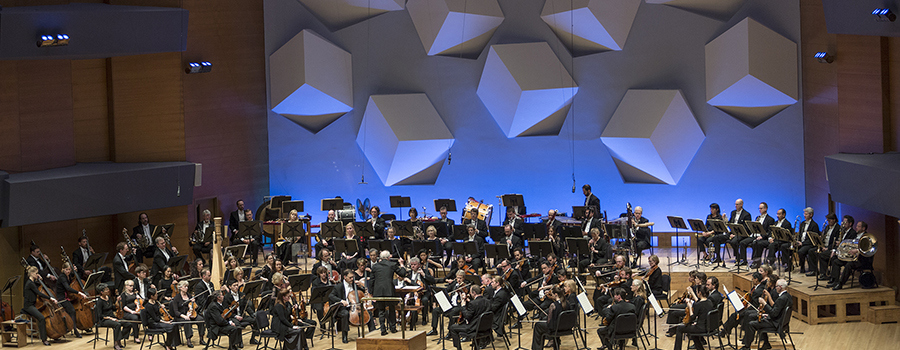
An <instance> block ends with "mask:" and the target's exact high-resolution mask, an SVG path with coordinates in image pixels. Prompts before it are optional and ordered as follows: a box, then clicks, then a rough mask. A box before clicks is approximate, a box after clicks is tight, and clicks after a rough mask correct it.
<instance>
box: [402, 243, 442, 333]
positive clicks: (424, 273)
mask: <svg viewBox="0 0 900 350" xmlns="http://www.w3.org/2000/svg"><path fill="white" fill-rule="evenodd" d="M403 282H404V284H405V285H407V286H421V287H422V290H421V291H419V292H418V293H417V294H418V295H417V296H416V297H418V298H420V301H419V305H422V307H423V308H422V325H423V326H424V325H425V324H426V322H428V321H427V317H426V316H425V315H426V313H425V312H426V311H425V306H426V305H428V304H429V303H430V302H431V298H430V297H429V294H430V291H431V286H434V284H435V283H436V282H437V280H435V278H434V276H433V275H431V271H430V270H429V269H426V268H424V267H423V266H422V261H421V260H420V259H419V258H418V257H412V258H410V259H409V275H408V277H405V278H403ZM409 319H410V322H412V323H416V322H418V320H419V311H418V310H413V311H412V313H411V314H410V318H409Z"/></svg>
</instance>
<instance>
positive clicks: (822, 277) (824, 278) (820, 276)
mask: <svg viewBox="0 0 900 350" xmlns="http://www.w3.org/2000/svg"><path fill="white" fill-rule="evenodd" d="M828 280H830V278H829V277H828V276H825V275H819V281H828Z"/></svg>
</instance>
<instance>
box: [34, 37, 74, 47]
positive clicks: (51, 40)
mask: <svg viewBox="0 0 900 350" xmlns="http://www.w3.org/2000/svg"><path fill="white" fill-rule="evenodd" d="M66 45H69V36H68V35H66V34H56V35H41V36H40V37H39V38H38V41H37V46H38V47H50V46H66Z"/></svg>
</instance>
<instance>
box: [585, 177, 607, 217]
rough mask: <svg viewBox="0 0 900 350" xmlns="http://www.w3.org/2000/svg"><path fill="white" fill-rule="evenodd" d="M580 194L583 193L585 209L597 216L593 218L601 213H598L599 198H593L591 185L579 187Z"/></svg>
mask: <svg viewBox="0 0 900 350" xmlns="http://www.w3.org/2000/svg"><path fill="white" fill-rule="evenodd" d="M581 193H584V206H585V207H588V208H590V209H593V211H594V213H595V214H597V215H595V216H598V215H599V214H600V213H602V212H601V211H600V198H597V196H595V195H594V193H593V192H592V191H591V185H589V184H584V186H581Z"/></svg>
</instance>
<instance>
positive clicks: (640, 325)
mask: <svg viewBox="0 0 900 350" xmlns="http://www.w3.org/2000/svg"><path fill="white" fill-rule="evenodd" d="M635 297H637V296H635ZM649 306H650V303H649V302H645V303H644V304H643V305H641V309H640V310H637V311H638V313H637V338H638V339H640V340H641V345H643V346H644V349H646V348H647V345H648V344H650V338H648V336H647V331H645V330H644V320H646V319H647V315H648V314H649V313H650V311H649V308H648V307H649ZM645 340H646V344H645V343H644V341H645Z"/></svg>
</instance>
